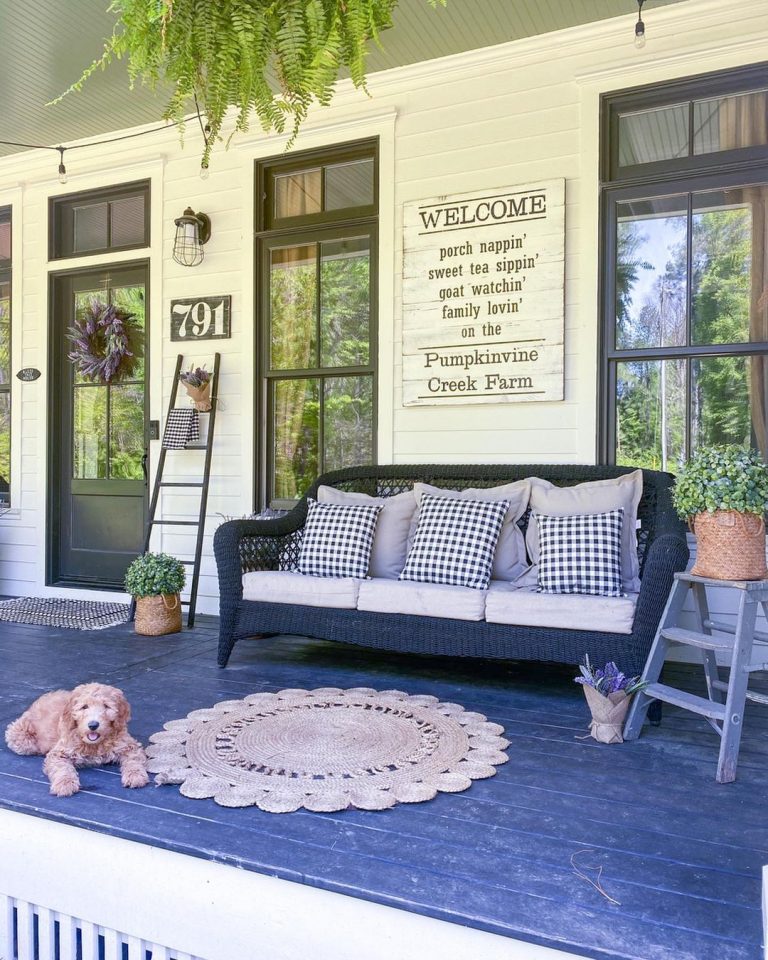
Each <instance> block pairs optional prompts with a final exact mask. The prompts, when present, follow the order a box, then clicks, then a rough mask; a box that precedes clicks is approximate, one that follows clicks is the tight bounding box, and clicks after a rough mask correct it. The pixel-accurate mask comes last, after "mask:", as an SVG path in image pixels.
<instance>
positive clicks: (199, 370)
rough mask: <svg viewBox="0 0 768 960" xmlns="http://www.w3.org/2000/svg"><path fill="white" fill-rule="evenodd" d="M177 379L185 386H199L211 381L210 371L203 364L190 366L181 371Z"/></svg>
mask: <svg viewBox="0 0 768 960" xmlns="http://www.w3.org/2000/svg"><path fill="white" fill-rule="evenodd" d="M179 380H181V382H182V383H183V384H185V385H186V386H190V387H198V388H200V387H204V386H205V385H206V384H207V383H210V382H211V372H210V370H206V369H205V364H203V365H202V367H190V368H189V370H182V371H181V373H180V374H179Z"/></svg>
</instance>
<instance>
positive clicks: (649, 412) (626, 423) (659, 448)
mask: <svg viewBox="0 0 768 960" xmlns="http://www.w3.org/2000/svg"><path fill="white" fill-rule="evenodd" d="M685 390H686V386H685V361H684V360H643V361H632V362H629V363H619V364H618V365H617V368H616V463H617V464H619V465H620V466H630V467H647V468H650V469H653V470H671V471H672V472H673V473H674V472H675V470H676V469H677V467H678V466H679V465H680V464H681V463H682V462H683V461H684V459H685Z"/></svg>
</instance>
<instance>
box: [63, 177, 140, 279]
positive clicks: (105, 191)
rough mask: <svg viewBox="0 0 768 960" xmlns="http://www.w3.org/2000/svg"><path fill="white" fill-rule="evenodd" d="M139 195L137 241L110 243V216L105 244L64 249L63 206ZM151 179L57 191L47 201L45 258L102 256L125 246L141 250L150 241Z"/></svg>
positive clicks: (121, 250) (121, 249)
mask: <svg viewBox="0 0 768 960" xmlns="http://www.w3.org/2000/svg"><path fill="white" fill-rule="evenodd" d="M137 195H142V196H143V199H144V236H143V238H142V239H141V241H139V242H138V243H126V244H119V245H115V246H113V245H111V239H112V222H111V217H108V218H107V246H106V247H99V248H97V249H95V250H83V251H81V252H80V251H75V250H73V251H72V252H62V251H66V246H65V245H64V243H63V239H62V235H61V234H62V229H63V225H62V217H63V212H64V210H65V209H66V208H71V207H74V206H75V205H77V204H78V203H80V202H81V201H88V202H91V203H99V202H107V203H112V202H114V201H115V200H125V199H128V198H130V197H135V196H137ZM151 211H152V181H151V180H148V179H147V180H134V181H131V182H128V183H116V184H113V185H111V186H108V187H97V188H95V189H93V190H80V191H78V192H76V193H66V194H59V195H57V196H55V197H51V198H50V199H49V201H48V224H49V229H48V260H49V261H60V260H74V259H78V260H79V259H81V258H82V259H86V258H89V257H103V256H104V255H105V254H107V253H118V252H125V251H129V250H143V249H145V248H146V247H148V246H150V243H151V226H152V224H151V221H152V215H151Z"/></svg>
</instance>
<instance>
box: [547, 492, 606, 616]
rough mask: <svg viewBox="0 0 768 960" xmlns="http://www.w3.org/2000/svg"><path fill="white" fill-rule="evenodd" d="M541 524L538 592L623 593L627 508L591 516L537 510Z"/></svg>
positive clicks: (604, 595)
mask: <svg viewBox="0 0 768 960" xmlns="http://www.w3.org/2000/svg"><path fill="white" fill-rule="evenodd" d="M532 519H535V522H536V524H537V526H538V533H539V547H540V551H541V555H540V558H539V578H538V590H539V593H587V594H590V595H592V596H598V597H623V596H624V590H623V586H622V576H621V535H622V527H623V524H624V510H623V508H621V507H619V508H618V509H617V510H609V511H608V512H607V513H594V514H591V515H589V516H576V517H549V516H546V515H545V514H541V513H534V514H533V516H532Z"/></svg>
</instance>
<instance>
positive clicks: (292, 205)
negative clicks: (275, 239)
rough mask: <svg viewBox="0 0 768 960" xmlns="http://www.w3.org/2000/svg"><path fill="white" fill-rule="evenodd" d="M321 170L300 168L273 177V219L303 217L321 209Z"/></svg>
mask: <svg viewBox="0 0 768 960" xmlns="http://www.w3.org/2000/svg"><path fill="white" fill-rule="evenodd" d="M321 178H322V170H321V169H320V168H319V167H318V168H317V169H316V170H301V171H299V172H297V173H287V174H283V175H282V176H277V177H275V181H274V183H275V219H276V220H282V219H283V218H284V217H305V216H307V215H308V214H310V213H320V212H321V211H322V209H323V192H322V191H323V188H322V179H321Z"/></svg>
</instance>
